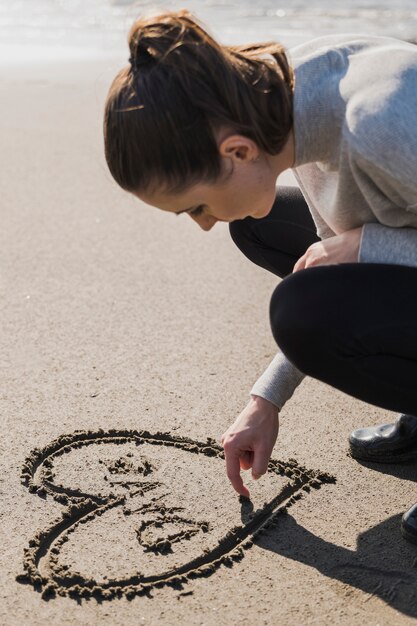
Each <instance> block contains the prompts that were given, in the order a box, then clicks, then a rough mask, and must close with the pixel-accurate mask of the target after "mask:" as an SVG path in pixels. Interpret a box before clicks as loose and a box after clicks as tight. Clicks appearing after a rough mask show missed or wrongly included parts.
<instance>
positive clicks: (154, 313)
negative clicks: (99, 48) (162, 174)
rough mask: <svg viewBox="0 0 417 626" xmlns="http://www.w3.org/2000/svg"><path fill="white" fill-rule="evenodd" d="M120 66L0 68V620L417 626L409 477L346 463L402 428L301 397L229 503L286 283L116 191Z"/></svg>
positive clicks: (328, 394)
mask: <svg viewBox="0 0 417 626" xmlns="http://www.w3.org/2000/svg"><path fill="white" fill-rule="evenodd" d="M118 66H119V63H118V62H109V61H102V62H100V63H98V62H92V61H91V62H85V63H74V62H72V63H68V62H65V61H60V63H59V64H58V63H57V64H55V65H54V64H52V63H51V64H49V65H47V64H45V63H44V64H43V65H36V63H32V64H30V63H26V64H25V66H24V67H19V66H16V67H15V68H14V69H13V70H12V69H7V68H2V75H3V80H2V83H1V110H2V115H1V118H0V125H1V137H2V153H1V171H2V183H1V198H2V201H1V216H2V219H1V229H0V238H1V241H0V267H1V277H2V278H1V287H2V294H1V295H2V297H1V320H2V324H1V333H2V334H1V347H0V360H1V361H0V362H1V366H2V387H1V424H2V435H3V436H2V439H1V444H0V445H1V464H2V467H1V473H0V476H1V502H0V514H1V529H2V536H1V545H2V550H1V554H0V561H1V576H2V578H1V587H0V588H1V591H0V593H1V601H0V622H1V623H2V624H5V625H8V624H19V625H20V624H30V625H32V624H33V625H35V624H39V625H41V624H45V623H53V624H111V625H113V624H115V625H116V624H158V625H159V624H170V625H171V624H216V625H217V624H235V623H239V624H242V625H245V624H248V625H249V624H250V625H252V624H285V625H287V624H296V625H298V624H303V625H304V624H335V623H337V624H348V625H349V626H350V625H356V624H358V625H359V624H364V623H365V624H375V625H376V624H387V625H388V624H408V623H411V622H413V621H414V619H415V617H416V616H417V569H416V565H417V547H415V546H412V545H409V544H407V543H406V542H405V541H404V540H403V539H402V538H401V536H400V533H399V522H400V517H401V514H402V512H403V511H404V510H405V509H406V508H408V506H409V505H411V504H412V503H413V502H414V501H415V500H417V490H416V489H414V488H413V487H412V485H413V484H414V482H415V465H414V466H413V465H408V466H403V467H401V466H393V467H381V466H373V467H365V466H363V465H360V464H358V463H357V462H355V461H353V460H352V459H351V458H349V456H348V455H347V446H346V439H347V436H348V434H349V432H350V430H351V429H352V428H354V427H358V426H360V425H363V424H368V423H377V422H378V421H385V420H390V419H391V418H392V417H393V416H392V415H390V414H388V413H387V412H384V411H380V410H378V409H376V408H374V407H370V406H367V405H365V404H363V403H360V402H358V401H355V400H353V399H351V398H348V397H346V396H344V395H343V394H341V393H338V392H336V391H334V390H332V389H330V388H329V387H327V386H326V385H323V384H320V383H318V382H317V381H313V380H306V381H304V382H303V384H302V385H301V387H300V388H299V389H298V391H297V392H296V394H295V396H294V397H293V399H292V400H291V401H290V402H289V403H288V404H287V406H286V407H285V410H284V411H283V412H282V416H281V432H280V436H279V439H278V442H277V445H276V447H275V450H274V455H273V458H274V459H275V460H276V461H277V462H275V463H272V464H271V465H270V471H269V472H268V474H267V475H266V476H265V477H264V478H263V479H262V480H261V481H258V482H257V483H256V484H254V485H250V486H251V493H252V495H253V501H252V503H249V502H247V501H246V502H245V501H240V500H239V499H238V498H237V497H236V496H235V495H234V493H233V491H232V490H231V488H230V487H229V485H228V483H227V480H226V479H225V476H224V471H223V459H222V454H221V450H220V449H219V448H218V446H217V445H216V443H215V442H214V441H213V439H216V438H217V437H218V436H219V435H220V434H221V433H222V432H223V430H225V428H226V427H227V426H228V424H229V423H230V422H231V420H233V419H234V417H235V416H236V415H237V414H238V412H239V411H240V410H241V409H242V407H243V406H244V405H245V403H246V399H247V394H248V390H249V389H250V387H251V384H252V382H253V381H254V380H255V378H256V377H257V376H258V375H259V373H260V372H262V370H263V368H264V366H265V365H266V364H267V363H268V362H269V360H270V359H271V358H272V356H273V354H274V352H275V347H274V343H273V340H272V337H271V335H270V331H269V328H268V320H267V310H268V299H269V294H270V292H271V290H272V289H273V286H274V284H275V282H276V280H275V278H274V277H273V276H270V275H268V274H267V273H266V272H264V271H262V270H261V269H259V268H256V267H254V266H252V265H251V264H250V263H249V262H248V261H246V259H245V258H244V257H243V256H242V255H241V254H240V253H239V252H238V250H237V249H235V248H234V246H233V244H232V243H231V241H230V240H229V236H228V231H227V227H226V226H224V225H218V226H216V228H215V229H214V230H213V231H212V232H210V233H209V234H207V233H203V232H202V231H200V230H199V229H198V228H196V226H195V225H194V224H193V223H192V222H191V220H188V219H187V218H175V217H172V216H167V215H163V214H160V213H158V212H157V211H155V210H153V209H151V208H148V207H144V206H141V205H140V204H139V203H138V202H137V201H134V200H133V199H131V198H130V197H129V196H127V195H126V194H124V193H123V192H121V191H120V190H118V189H117V187H116V186H115V185H114V184H113V182H112V181H111V180H110V176H109V174H108V173H107V171H106V167H105V164H104V160H103V155H102V140H101V114H102V107H103V101H104V95H105V92H106V89H107V86H108V84H109V80H110V78H111V77H112V76H113V74H114V73H115V70H116V69H117V68H118ZM76 431H78V433H76ZM74 433H76V434H74ZM158 433H159V434H158ZM161 433H162V434H161ZM62 435H68V437H67V438H62ZM290 459H295V461H291V460H290ZM329 476H330V477H334V478H335V480H336V482H332V479H331V478H329ZM311 487H320V488H318V489H312V488H311ZM300 496H302V497H300ZM16 577H17V578H18V580H16Z"/></svg>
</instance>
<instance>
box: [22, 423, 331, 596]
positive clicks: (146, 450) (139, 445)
mask: <svg viewBox="0 0 417 626" xmlns="http://www.w3.org/2000/svg"><path fill="white" fill-rule="evenodd" d="M223 460H224V455H223V449H222V448H221V447H220V446H219V445H217V444H216V443H215V442H214V441H213V440H210V439H209V440H208V441H207V442H205V443H202V442H198V441H193V440H191V439H187V438H182V437H176V436H173V435H170V434H168V433H159V432H158V433H155V434H151V433H149V432H147V431H131V430H110V431H107V432H104V431H98V432H85V431H76V432H75V433H73V434H71V435H63V436H61V437H59V438H58V439H56V440H55V441H52V442H51V443H50V444H48V445H47V446H46V447H45V448H43V449H36V450H34V451H33V452H32V453H31V455H30V456H29V457H28V458H27V459H26V461H25V464H24V467H23V470H22V483H23V484H24V485H25V486H27V487H28V489H29V491H30V492H31V493H33V494H37V495H38V496H40V497H41V498H44V499H45V500H47V499H48V498H49V497H52V498H53V499H54V500H56V501H57V502H59V503H61V504H62V505H64V506H65V509H64V511H63V514H62V517H61V518H60V519H59V520H58V521H56V522H55V523H54V524H52V525H51V526H50V527H49V528H48V529H46V530H40V531H38V532H37V534H36V535H35V537H34V538H33V539H31V540H30V541H29V547H28V548H27V549H26V550H25V556H24V573H23V574H20V575H19V576H18V577H17V579H18V580H19V582H22V583H30V584H32V585H33V586H34V587H35V589H37V590H39V591H40V592H41V593H42V596H43V597H44V598H45V599H46V598H51V597H54V596H56V595H61V596H69V597H72V598H76V599H79V598H89V597H95V598H97V599H112V598H114V597H121V596H125V597H127V598H129V599H131V598H133V597H134V596H136V595H141V594H148V595H149V594H150V592H151V590H152V589H154V588H156V587H159V586H162V585H170V586H172V587H175V588H178V589H181V588H182V587H183V585H184V584H185V583H186V582H187V581H188V580H189V579H190V578H195V577H197V576H208V575H210V574H212V573H213V572H214V571H216V569H217V568H218V567H219V566H220V565H222V564H223V565H225V566H229V567H230V566H232V565H233V562H234V561H238V560H240V559H241V558H242V557H243V555H244V550H245V549H247V548H249V547H250V546H251V545H252V543H253V541H254V538H255V537H256V536H257V535H258V534H259V533H260V532H262V531H263V530H265V529H266V528H269V527H271V526H272V525H277V523H278V520H279V514H280V513H281V512H282V511H284V510H286V509H287V508H288V506H290V505H291V504H293V503H294V502H295V501H296V500H298V499H299V498H301V496H302V494H303V493H305V492H307V491H309V490H310V488H311V487H314V488H319V487H320V486H321V485H322V484H324V483H331V482H334V478H333V477H331V476H329V475H327V474H323V473H319V472H316V471H312V470H307V469H305V468H304V467H300V466H299V465H298V464H297V462H296V461H293V460H290V461H288V462H281V461H275V460H271V461H270V463H269V466H268V472H267V474H266V475H265V476H264V477H263V479H262V481H259V483H257V485H256V489H254V490H253V492H255V491H256V494H257V495H256V498H254V500H253V501H252V502H251V501H249V500H246V499H242V498H237V497H236V496H235V494H234V493H233V491H232V489H231V487H230V484H229V483H228V481H227V479H226V477H225V472H224V467H223V464H224V463H223ZM258 485H259V486H258ZM255 504H256V505H257V506H256V508H255ZM45 506H47V504H45Z"/></svg>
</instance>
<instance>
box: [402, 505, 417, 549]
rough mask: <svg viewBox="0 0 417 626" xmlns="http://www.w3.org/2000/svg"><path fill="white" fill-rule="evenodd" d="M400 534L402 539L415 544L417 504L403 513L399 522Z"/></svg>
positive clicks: (416, 541)
mask: <svg viewBox="0 0 417 626" xmlns="http://www.w3.org/2000/svg"><path fill="white" fill-rule="evenodd" d="M401 534H402V536H403V537H404V539H407V540H408V541H412V542H413V543H417V504H414V506H412V507H411V509H408V511H407V512H406V513H404V515H403V518H402V520H401Z"/></svg>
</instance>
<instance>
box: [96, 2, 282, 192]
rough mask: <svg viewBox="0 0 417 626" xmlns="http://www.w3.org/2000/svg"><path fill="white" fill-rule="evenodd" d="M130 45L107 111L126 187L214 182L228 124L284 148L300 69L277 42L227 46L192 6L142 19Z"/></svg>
mask: <svg viewBox="0 0 417 626" xmlns="http://www.w3.org/2000/svg"><path fill="white" fill-rule="evenodd" d="M129 48H130V59H129V61H130V65H129V66H128V67H126V68H124V69H122V70H121V71H120V72H119V73H118V75H117V76H116V78H115V79H114V81H113V83H112V85H111V87H110V91H109V94H108V96H107V101H106V107H105V115H104V143H105V154H106V160H107V164H108V166H109V169H110V172H111V174H112V176H113V177H114V179H115V180H116V182H117V183H118V184H119V185H120V186H121V187H122V188H123V189H125V190H127V191H130V192H136V193H139V192H141V191H152V190H153V189H155V188H156V187H157V186H158V185H160V186H162V187H163V189H164V190H165V191H168V192H178V191H183V190H185V189H187V188H188V187H189V186H191V185H192V184H194V183H197V182H214V181H215V180H217V179H218V178H219V177H220V176H222V171H221V157H220V154H219V151H218V147H217V144H216V140H215V131H216V129H218V128H220V127H222V126H227V127H230V128H232V130H233V131H234V132H236V133H238V134H241V135H245V136H246V137H248V138H250V139H252V140H253V141H255V142H256V144H257V145H258V146H259V148H261V149H262V150H264V151H265V152H267V153H269V154H278V153H279V152H280V151H281V150H282V148H283V147H284V145H285V143H286V141H287V139H288V135H289V132H290V130H291V128H292V123H293V112H292V99H293V87H294V74H293V71H292V69H291V67H290V65H289V63H288V60H287V57H286V54H285V52H284V49H283V47H282V46H281V45H279V44H278V43H274V42H271V43H263V44H249V45H244V46H222V45H219V44H218V43H217V42H216V41H215V40H214V39H213V38H212V37H210V35H209V34H208V33H207V32H206V31H205V30H203V28H202V27H201V26H200V25H199V24H198V23H197V22H196V21H195V20H194V19H193V18H192V16H191V15H190V13H188V12H187V11H184V10H183V11H179V12H175V13H164V14H162V15H159V16H156V17H152V18H143V19H138V20H137V21H136V22H135V23H134V24H133V27H132V29H131V31H130V33H129Z"/></svg>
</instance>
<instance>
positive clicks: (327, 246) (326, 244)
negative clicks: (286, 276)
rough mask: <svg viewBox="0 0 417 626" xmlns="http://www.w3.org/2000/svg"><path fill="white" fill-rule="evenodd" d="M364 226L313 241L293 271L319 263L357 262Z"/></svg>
mask: <svg viewBox="0 0 417 626" xmlns="http://www.w3.org/2000/svg"><path fill="white" fill-rule="evenodd" d="M361 236H362V226H361V227H360V228H354V229H352V230H347V231H346V232H345V233H342V234H341V235H336V236H335V237H329V239H324V240H323V241H318V242H317V243H313V245H312V246H310V247H309V248H307V251H306V252H305V253H304V254H303V256H302V257H300V258H299V259H298V261H297V263H296V264H295V265H294V269H293V272H298V270H305V269H307V268H308V267H316V266H317V265H335V264H337V263H357V262H358V256H359V245H360V242H361Z"/></svg>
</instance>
